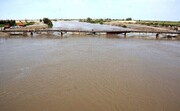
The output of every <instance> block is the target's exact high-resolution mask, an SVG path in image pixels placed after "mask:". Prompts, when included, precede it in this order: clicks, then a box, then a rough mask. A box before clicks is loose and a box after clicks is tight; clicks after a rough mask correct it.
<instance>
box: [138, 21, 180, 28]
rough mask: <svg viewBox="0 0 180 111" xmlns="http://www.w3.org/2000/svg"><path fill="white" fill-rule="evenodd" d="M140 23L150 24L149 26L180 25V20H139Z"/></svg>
mask: <svg viewBox="0 0 180 111" xmlns="http://www.w3.org/2000/svg"><path fill="white" fill-rule="evenodd" d="M137 23H139V24H143V25H148V26H165V27H168V26H171V27H172V26H176V27H180V22H176V21H139V22H137Z"/></svg>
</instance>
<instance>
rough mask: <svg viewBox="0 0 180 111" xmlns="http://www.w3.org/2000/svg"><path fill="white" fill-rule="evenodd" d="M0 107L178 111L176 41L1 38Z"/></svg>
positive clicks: (179, 51)
mask: <svg viewBox="0 0 180 111" xmlns="http://www.w3.org/2000/svg"><path fill="white" fill-rule="evenodd" d="M0 111H180V42H179V41H164V40H161V41H158V40H143V39H131V38H127V39H120V38H103V37H98V36H96V37H93V36H86V37H73V36H72V37H71V36H70V37H67V38H64V39H49V38H10V39H0Z"/></svg>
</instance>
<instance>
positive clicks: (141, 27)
mask: <svg viewBox="0 0 180 111" xmlns="http://www.w3.org/2000/svg"><path fill="white" fill-rule="evenodd" d="M105 24H107V25H113V26H120V27H125V28H130V29H134V30H140V31H174V30H170V29H168V28H165V27H153V26H147V25H141V24H137V23H136V22H126V21H125V22H123V21H121V22H119V21H116V22H114V21H113V22H107V23H105Z"/></svg>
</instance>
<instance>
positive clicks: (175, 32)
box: [0, 29, 180, 38]
mask: <svg viewBox="0 0 180 111" xmlns="http://www.w3.org/2000/svg"><path fill="white" fill-rule="evenodd" d="M0 32H23V33H27V32H29V33H31V35H33V33H38V32H47V33H48V32H60V33H61V35H63V33H67V32H79V33H81V32H82V33H92V34H96V33H106V34H107V35H112V34H124V37H126V34H127V33H155V34H156V38H158V37H159V34H178V35H179V34H180V31H140V30H114V31H109V30H103V31H98V30H97V31H94V30H92V31H88V30H69V29H66V30H54V29H41V30H32V29H31V30H28V29H13V30H0Z"/></svg>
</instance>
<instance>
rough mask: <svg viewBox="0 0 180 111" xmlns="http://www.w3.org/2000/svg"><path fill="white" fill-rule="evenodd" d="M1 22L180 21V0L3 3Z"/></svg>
mask: <svg viewBox="0 0 180 111" xmlns="http://www.w3.org/2000/svg"><path fill="white" fill-rule="evenodd" d="M0 4H1V6H0V19H40V18H44V17H48V18H50V19H61V18H62V19H66V18H69V19H79V18H87V17H91V18H112V19H125V18H128V17H131V18H133V19H135V20H164V21H165V20H166V21H180V13H179V12H180V0H0Z"/></svg>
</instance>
